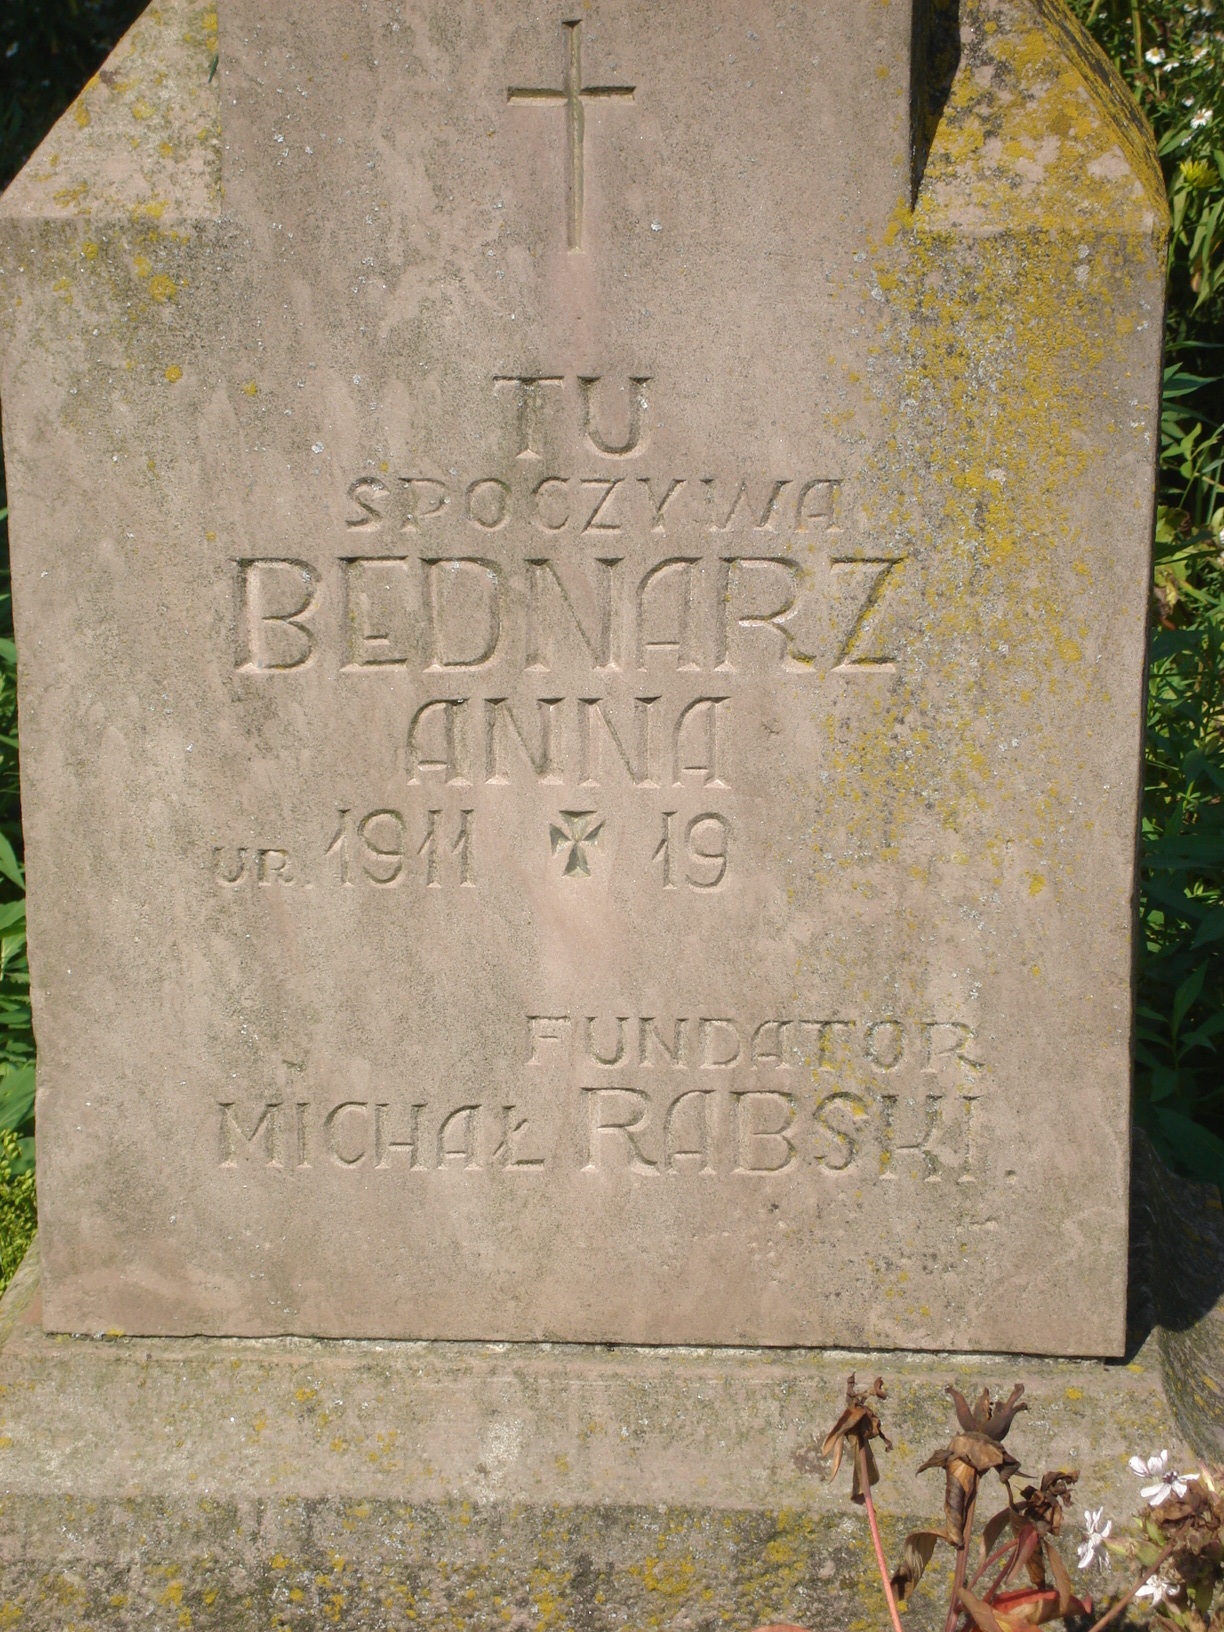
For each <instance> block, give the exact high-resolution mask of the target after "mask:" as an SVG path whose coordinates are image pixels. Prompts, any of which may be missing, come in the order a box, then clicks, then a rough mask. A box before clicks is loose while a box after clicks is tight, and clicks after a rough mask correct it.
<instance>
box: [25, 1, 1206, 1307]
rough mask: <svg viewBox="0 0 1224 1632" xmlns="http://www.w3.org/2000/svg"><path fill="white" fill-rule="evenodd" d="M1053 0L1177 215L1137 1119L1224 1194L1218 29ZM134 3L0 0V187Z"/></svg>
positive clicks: (1126, 8)
mask: <svg viewBox="0 0 1224 1632" xmlns="http://www.w3.org/2000/svg"><path fill="white" fill-rule="evenodd" d="M1068 3H1069V4H1070V5H1071V8H1072V10H1074V11H1075V13H1076V14H1077V16H1078V17H1079V18H1080V21H1081V22H1082V23H1084V24H1085V26H1086V27H1087V28H1088V29H1089V31H1090V32H1091V33H1092V34H1093V35H1094V36H1095V37H1096V39H1097V40H1098V41H1099V43H1100V44H1101V45H1102V46H1103V47H1104V48H1105V50H1106V51H1107V52H1108V53H1109V55H1110V56H1111V57H1112V58H1113V60H1114V61H1115V62H1116V63H1117V65H1118V67H1119V68H1120V69H1121V71H1122V73H1123V75H1124V76H1125V78H1126V80H1127V82H1128V84H1129V85H1130V87H1131V89H1132V91H1133V92H1134V94H1135V96H1136V98H1137V99H1138V101H1139V103H1140V105H1141V106H1142V108H1143V110H1144V112H1145V113H1146V114H1147V116H1148V119H1149V120H1150V121H1151V124H1152V128H1153V130H1154V131H1155V133H1156V139H1157V142H1158V144H1159V148H1160V155H1161V160H1162V163H1163V165H1164V172H1165V179H1166V182H1167V185H1168V189H1169V199H1170V204H1171V207H1172V213H1173V236H1172V242H1171V245H1170V252H1169V315H1168V325H1167V334H1166V368H1165V388H1164V409H1163V417H1162V446H1161V467H1160V508H1159V523H1158V527H1157V534H1156V567H1155V578H1154V583H1153V592H1152V656H1151V679H1150V685H1149V693H1148V740H1147V755H1146V765H1145V793H1144V815H1143V867H1142V883H1143V894H1142V903H1141V919H1142V933H1141V936H1140V944H1139V970H1138V978H1139V1026H1138V1035H1137V1038H1136V1087H1135V1092H1136V1115H1137V1118H1138V1120H1139V1122H1140V1123H1141V1125H1142V1126H1144V1127H1145V1128H1147V1130H1148V1131H1149V1133H1150V1134H1151V1135H1152V1137H1153V1138H1154V1140H1155V1141H1156V1144H1157V1147H1158V1148H1159V1149H1160V1151H1161V1153H1162V1154H1163V1155H1164V1157H1165V1159H1166V1160H1167V1161H1168V1162H1169V1163H1170V1165H1171V1166H1173V1167H1174V1168H1177V1169H1179V1170H1180V1171H1182V1172H1185V1173H1188V1174H1191V1175H1193V1176H1196V1177H1200V1178H1205V1179H1211V1180H1213V1181H1214V1182H1216V1183H1217V1184H1219V1185H1220V1186H1221V1188H1222V1189H1224V1071H1221V1068H1220V1053H1219V1048H1220V1047H1222V1046H1224V555H1222V543H1224V539H1222V534H1224V486H1222V484H1224V254H1222V251H1221V245H1222V244H1224V25H1222V23H1221V20H1220V19H1219V18H1217V15H1216V12H1215V9H1214V6H1213V5H1212V4H1210V3H1208V4H1202V5H1200V4H1190V3H1186V0H1068ZM1221 3H1222V4H1224V0H1221ZM143 5H144V0H4V8H3V15H2V16H0V187H2V186H3V185H4V184H5V183H6V182H7V181H8V180H9V179H10V178H11V177H12V176H13V175H14V174H15V173H16V172H17V170H18V169H19V168H20V166H21V165H22V164H23V163H24V161H25V159H26V158H27V157H28V156H29V154H30V153H31V152H32V151H33V149H34V147H35V146H36V144H37V143H38V141H39V140H40V139H41V137H42V136H43V134H44V133H45V131H46V130H47V129H48V127H49V126H50V125H51V124H52V122H53V121H54V120H55V118H56V117H57V116H58V115H59V113H60V112H61V111H62V109H63V108H64V107H65V106H66V105H67V104H68V102H69V101H70V100H71V98H72V97H73V96H74V95H75V94H76V92H77V91H78V90H79V89H80V87H81V86H82V85H83V84H84V83H85V81H86V79H88V77H89V76H90V74H92V73H93V72H94V71H95V70H96V69H97V68H98V67H99V66H100V64H101V62H102V60H103V58H104V57H105V55H106V53H107V51H108V50H109V49H110V48H111V46H112V45H113V44H114V42H115V41H116V40H117V39H118V38H119V36H120V34H121V33H122V32H123V30H124V29H125V28H126V27H127V26H128V25H129V24H130V23H131V22H132V21H134V19H135V18H136V16H137V15H138V14H139V13H140V11H141V10H142V9H143ZM1217 102H1218V103H1219V107H1218V108H1217V106H1216V104H1217ZM4 506H5V501H4V492H3V471H2V469H0V1286H3V1285H4V1284H5V1283H6V1282H7V1280H8V1278H9V1276H10V1275H11V1274H12V1271H13V1269H14V1268H15V1267H16V1265H17V1263H18V1262H19V1261H20V1258H21V1254H22V1253H23V1252H24V1251H25V1247H26V1245H27V1243H28V1241H29V1237H30V1234H31V1232H32V1230H33V1227H34V1196H33V1176H32V1173H31V1172H30V1167H31V1163H32V1155H33V1132H34V1123H33V1115H34V1112H33V1104H34V1064H33V1061H34V1039H33V1034H32V1032H31V1029H30V1009H29V971H28V968H27V965H26V959H25V894H24V882H23V878H22V868H21V854H22V851H21V805H20V792H19V787H18V779H17V717H16V668H15V655H14V651H13V641H12V615H11V603H10V598H9V580H8V537H7V530H6V529H5V526H4V520H5V518H6V517H7V510H6V509H5V507H4Z"/></svg>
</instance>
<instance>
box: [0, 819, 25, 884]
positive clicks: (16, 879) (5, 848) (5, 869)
mask: <svg viewBox="0 0 1224 1632" xmlns="http://www.w3.org/2000/svg"><path fill="white" fill-rule="evenodd" d="M0 873H3V874H4V876H5V878H9V879H12V881H13V883H14V884H16V885H17V886H18V888H19V889H23V890H24V889H25V875H24V874H23V872H22V870H21V863H20V862H19V861H18V860H17V856H16V854H15V852H14V850H13V847H12V845H11V844H10V843H9V841H8V840H7V839H6V838H5V836H4V834H3V833H0Z"/></svg>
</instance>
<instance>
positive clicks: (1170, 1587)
mask: <svg viewBox="0 0 1224 1632" xmlns="http://www.w3.org/2000/svg"><path fill="white" fill-rule="evenodd" d="M1177 1588H1178V1583H1177V1582H1176V1581H1170V1580H1169V1579H1168V1577H1167V1576H1164V1575H1149V1576H1148V1578H1147V1580H1146V1581H1145V1582H1144V1583H1143V1585H1142V1586H1141V1587H1140V1588H1139V1591H1138V1592H1137V1593H1136V1594H1135V1597H1136V1598H1148V1599H1150V1600H1151V1604H1152V1608H1153V1609H1155V1608H1156V1605H1157V1604H1163V1603H1164V1601H1165V1599H1166V1598H1172V1597H1173V1596H1174V1595H1175V1594H1176V1592H1177Z"/></svg>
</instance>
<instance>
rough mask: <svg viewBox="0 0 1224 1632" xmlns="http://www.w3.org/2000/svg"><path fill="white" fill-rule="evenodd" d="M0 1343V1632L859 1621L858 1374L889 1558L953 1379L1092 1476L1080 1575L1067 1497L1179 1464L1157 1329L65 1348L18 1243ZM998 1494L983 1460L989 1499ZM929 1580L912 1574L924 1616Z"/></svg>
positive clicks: (1048, 1460) (1036, 1456) (868, 1617)
mask: <svg viewBox="0 0 1224 1632" xmlns="http://www.w3.org/2000/svg"><path fill="white" fill-rule="evenodd" d="M0 1341H2V1342H3V1347H2V1350H0V1490H2V1491H3V1496H2V1498H0V1627H5V1626H13V1627H20V1628H22V1629H29V1632H43V1629H46V1632H64V1629H66V1628H68V1627H73V1628H77V1629H85V1628H90V1629H95V1628H96V1629H102V1628H107V1629H110V1628H129V1627H131V1628H135V1627H141V1628H145V1629H149V1628H152V1629H158V1632H160V1629H163V1628H164V1629H166V1632H176V1629H179V1628H189V1627H190V1628H196V1629H201V1628H207V1627H217V1628H224V1629H225V1632H230V1629H241V1632H247V1629H250V1632H255V1629H257V1628H258V1629H259V1632H267V1629H268V1628H271V1627H276V1626H288V1627H297V1626H301V1627H303V1628H305V1627H310V1628H312V1629H316V1628H318V1627H321V1626H327V1625H333V1626H336V1627H340V1628H344V1627H352V1628H354V1629H356V1628H361V1629H362V1632H372V1629H375V1628H409V1627H413V1628H421V1627H428V1628H430V1629H431V1632H432V1629H440V1628H451V1627H453V1628H455V1629H459V1628H463V1629H467V1628H481V1629H489V1632H492V1629H496V1628H499V1627H506V1628H516V1629H526V1628H533V1629H534V1628H541V1629H544V1628H547V1629H550V1632H551V1629H554V1628H555V1629H557V1632H562V1629H569V1628H575V1629H579V1632H604V1629H605V1628H607V1629H612V1628H619V1627H630V1628H633V1629H634V1632H638V1629H645V1628H650V1627H685V1628H688V1627H692V1628H697V1629H705V1628H710V1629H713V1628H715V1627H717V1628H720V1629H721V1628H728V1629H731V1632H735V1629H742V1632H750V1629H752V1628H754V1627H757V1626H760V1625H762V1624H764V1623H768V1622H771V1621H790V1622H796V1623H799V1624H800V1625H803V1626H808V1627H812V1628H815V1629H817V1632H825V1629H828V1632H833V1629H834V1628H836V1629H837V1632H846V1629H848V1628H853V1627H856V1626H864V1627H866V1626H871V1627H876V1628H878V1627H880V1626H882V1625H883V1624H884V1621H885V1611H884V1606H883V1603H882V1599H881V1595H880V1591H879V1587H878V1584H877V1583H876V1581H875V1576H874V1571H873V1569H872V1563H871V1547H870V1539H869V1536H868V1533H867V1528H866V1523H865V1519H864V1517H863V1515H862V1513H861V1512H860V1510H859V1509H857V1508H855V1507H853V1506H852V1505H851V1503H850V1501H849V1499H848V1498H849V1484H850V1481H849V1473H848V1471H847V1470H846V1469H843V1471H842V1473H841V1475H840V1476H839V1479H838V1482H837V1484H836V1486H834V1487H830V1485H829V1484H828V1483H827V1482H826V1479H825V1476H824V1472H823V1470H822V1469H820V1468H819V1465H818V1463H817V1461H816V1458H815V1455H814V1451H813V1439H815V1440H816V1441H817V1442H819V1440H820V1439H821V1438H822V1437H823V1435H824V1434H825V1432H826V1431H827V1429H828V1428H829V1427H830V1426H831V1425H832V1423H833V1422H834V1420H835V1419H836V1417H837V1416H838V1414H839V1412H840V1410H841V1406H842V1401H843V1393H844V1388H845V1379H846V1376H847V1374H848V1373H849V1372H850V1371H851V1370H852V1369H857V1371H858V1372H859V1374H860V1376H872V1375H874V1374H875V1373H876V1372H882V1373H883V1374H884V1375H885V1378H886V1380H887V1382H888V1385H889V1389H890V1396H889V1399H888V1401H887V1404H886V1406H885V1408H884V1421H885V1426H886V1428H887V1429H888V1432H889V1433H890V1435H891V1437H892V1439H893V1441H894V1444H895V1449H894V1450H893V1451H892V1453H891V1454H887V1453H884V1454H882V1455H881V1458H880V1460H881V1466H882V1471H883V1480H882V1483H881V1485H880V1487H879V1491H878V1499H879V1505H880V1508H881V1512H882V1515H883V1525H884V1532H885V1541H886V1546H887V1548H888V1551H889V1554H890V1556H891V1557H892V1558H896V1557H897V1556H899V1552H900V1544H901V1539H902V1537H903V1535H904V1533H905V1531H906V1529H908V1528H909V1527H911V1526H912V1525H913V1524H914V1523H916V1522H918V1521H926V1520H930V1519H933V1518H935V1516H936V1515H937V1514H938V1513H939V1511H940V1505H941V1501H942V1493H943V1486H942V1475H941V1474H940V1473H939V1472H938V1471H936V1472H931V1473H927V1474H924V1475H922V1476H920V1477H919V1476H917V1475H916V1474H915V1472H914V1469H915V1468H916V1467H917V1465H918V1464H919V1463H920V1462H921V1461H922V1460H923V1459H924V1458H925V1457H926V1455H927V1454H928V1453H929V1452H930V1451H931V1450H933V1449H934V1448H935V1447H936V1446H938V1445H940V1444H943V1443H946V1442H947V1440H948V1438H949V1437H950V1435H951V1433H952V1431H953V1416H952V1412H951V1406H950V1402H949V1401H948V1399H947V1396H946V1395H945V1394H944V1392H943V1391H944V1388H945V1386H946V1385H947V1384H948V1383H950V1382H955V1383H956V1384H957V1385H958V1386H960V1387H961V1388H962V1389H964V1390H966V1391H969V1390H972V1389H978V1388H980V1387H981V1386H982V1385H984V1384H985V1385H987V1386H989V1387H990V1389H991V1391H992V1392H996V1393H1006V1392H1007V1391H1008V1390H1009V1389H1010V1387H1011V1385H1012V1384H1013V1383H1014V1382H1019V1381H1022V1382H1024V1383H1025V1385H1026V1388H1027V1391H1028V1398H1029V1400H1030V1404H1031V1408H1030V1410H1029V1411H1028V1412H1027V1413H1026V1414H1024V1415H1021V1416H1020V1417H1018V1418H1017V1421H1016V1424H1015V1426H1014V1427H1013V1429H1012V1433H1011V1435H1010V1437H1009V1440H1008V1444H1009V1446H1010V1447H1011V1448H1012V1449H1014V1451H1015V1453H1016V1454H1017V1455H1018V1456H1020V1457H1021V1459H1022V1462H1023V1466H1024V1469H1025V1472H1026V1473H1028V1474H1031V1475H1034V1476H1036V1475H1039V1474H1040V1473H1041V1472H1042V1471H1043V1470H1044V1469H1046V1468H1049V1467H1075V1468H1079V1469H1080V1470H1081V1473H1080V1484H1079V1487H1078V1488H1079V1493H1080V1498H1081V1499H1080V1500H1079V1502H1078V1503H1077V1507H1076V1510H1075V1512H1074V1513H1073V1514H1072V1515H1071V1518H1070V1521H1069V1526H1068V1533H1067V1545H1066V1546H1065V1548H1064V1552H1065V1555H1066V1556H1067V1558H1068V1561H1069V1562H1071V1563H1073V1562H1074V1540H1075V1537H1076V1534H1077V1533H1078V1528H1077V1524H1078V1520H1079V1519H1080V1518H1081V1517H1082V1509H1083V1508H1084V1507H1085V1506H1093V1507H1098V1506H1104V1507H1105V1508H1106V1510H1107V1511H1108V1512H1110V1513H1111V1514H1113V1515H1115V1517H1116V1518H1118V1519H1121V1518H1123V1517H1125V1516H1126V1515H1128V1514H1129V1513H1130V1512H1132V1511H1133V1509H1134V1505H1135V1500H1136V1481H1135V1479H1134V1477H1133V1475H1131V1474H1130V1473H1129V1472H1128V1470H1127V1468H1126V1459H1127V1457H1128V1456H1130V1455H1131V1454H1132V1453H1134V1452H1136V1451H1142V1452H1144V1453H1145V1454H1147V1453H1150V1452H1151V1451H1154V1450H1158V1449H1160V1448H1161V1447H1168V1448H1169V1449H1170V1450H1171V1451H1172V1452H1173V1453H1174V1454H1175V1455H1176V1456H1177V1457H1178V1458H1182V1459H1183V1463H1182V1465H1185V1462H1186V1461H1190V1462H1193V1460H1194V1457H1193V1452H1192V1450H1191V1449H1190V1448H1189V1447H1188V1446H1186V1445H1185V1444H1184V1443H1182V1442H1180V1441H1179V1439H1178V1437H1177V1433H1176V1431H1175V1430H1174V1429H1173V1427H1172V1422H1173V1417H1172V1413H1171V1410H1170V1406H1169V1404H1168V1402H1167V1401H1166V1397H1165V1393H1164V1389H1163V1386H1162V1380H1161V1364H1160V1354H1159V1339H1158V1338H1152V1339H1150V1340H1149V1341H1148V1342H1147V1343H1145V1344H1144V1345H1143V1347H1141V1348H1140V1349H1139V1351H1138V1353H1137V1355H1136V1357H1135V1358H1134V1359H1133V1360H1132V1361H1131V1362H1130V1363H1129V1364H1119V1365H1108V1364H1102V1363H1100V1362H1086V1361H1051V1360H1031V1359H1024V1358H1015V1357H997V1356H987V1357H982V1356H974V1357H962V1356H918V1355H912V1354H907V1355H902V1354H890V1355H852V1354H845V1353H813V1352H808V1351H805V1352H798V1351H780V1350H775V1351H760V1350H755V1351H743V1350H738V1351H736V1350H691V1349H688V1350H677V1349H670V1350H667V1349H633V1350H625V1349H610V1348H609V1349H593V1348H580V1347H556V1346H551V1347H550V1346H545V1345H480V1344H423V1343H368V1342H363V1343H335V1342H328V1343H323V1342H312V1341H308V1340H303V1339H268V1340H223V1339H199V1340H194V1339H148V1338H140V1339H129V1338H124V1337H121V1336H112V1337H107V1336H101V1337H92V1338H89V1337H56V1336H48V1335H46V1334H44V1333H43V1332H42V1330H41V1329H40V1325H39V1319H38V1268H37V1259H36V1252H33V1251H32V1253H31V1255H30V1257H29V1258H28V1259H27V1261H26V1264H25V1265H24V1266H23V1268H22V1270H21V1272H20V1274H19V1276H18V1278H17V1280H15V1281H14V1283H13V1285H12V1287H11V1288H10V1289H9V1292H8V1294H7V1296H6V1297H5V1299H4V1301H3V1303H2V1304H0ZM1000 1495H1001V1491H999V1490H998V1487H997V1486H996V1485H995V1484H994V1482H993V1480H992V1481H991V1483H990V1484H989V1485H988V1487H987V1496H986V1500H987V1502H988V1503H989V1504H990V1507H989V1509H988V1511H993V1509H994V1505H995V1503H996V1497H997V1496H1000ZM1000 1505H1001V1504H1000ZM949 1556H950V1555H949ZM945 1579H946V1571H945V1569H944V1568H943V1567H942V1566H941V1567H940V1568H938V1569H935V1570H933V1571H932V1573H931V1575H930V1576H929V1577H928V1582H929V1583H931V1588H930V1590H925V1589H926V1588H927V1583H924V1586H923V1588H921V1589H920V1590H919V1594H918V1598H917V1601H916V1604H915V1608H914V1611H913V1612H912V1616H911V1618H912V1621H913V1624H914V1626H915V1627H916V1628H924V1627H926V1626H927V1625H928V1624H931V1623H932V1622H933V1620H934V1610H935V1604H936V1599H937V1597H938V1596H942V1594H943V1591H944V1582H945ZM1093 1588H1095V1589H1096V1590H1098V1591H1099V1580H1098V1581H1094V1582H1093V1583H1091V1584H1089V1590H1092V1589H1093Z"/></svg>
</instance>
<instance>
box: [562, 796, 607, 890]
mask: <svg viewBox="0 0 1224 1632" xmlns="http://www.w3.org/2000/svg"><path fill="white" fill-rule="evenodd" d="M561 820H562V821H563V822H564V823H565V826H564V827H558V826H557V825H556V824H555V823H553V824H552V825H551V826H550V827H549V829H548V836H549V838H550V839H551V840H552V849H553V855H554V856H555V855H556V854H557V852H558V851H559V850H563V849H564V848H565V847H566V845H568V846H569V855H568V856H566V858H565V875H566V877H569V876H571V875H572V874H574V873H582V874H583V875H584V877H587V878H589V877H590V874H591V869H590V866H589V864H588V862H587V854H586V847H587V845H589V844H598V843H599V835H600V834H601V833H602V832H603V827H604V824H603V823H602V822H601V821H600V820H599V813H598V812H597V811H594V810H563V811H562V812H561Z"/></svg>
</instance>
